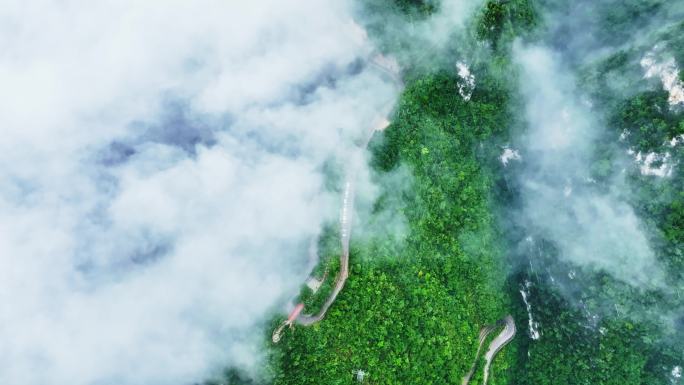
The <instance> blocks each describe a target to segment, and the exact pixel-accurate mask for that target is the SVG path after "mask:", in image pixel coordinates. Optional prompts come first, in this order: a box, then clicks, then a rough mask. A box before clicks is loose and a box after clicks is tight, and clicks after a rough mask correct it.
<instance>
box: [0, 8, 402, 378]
mask: <svg viewBox="0 0 684 385" xmlns="http://www.w3.org/2000/svg"><path fill="white" fill-rule="evenodd" d="M358 32H359V28H358V26H356V25H355V24H354V22H353V20H352V7H351V4H349V3H348V2H346V1H327V0H296V1H283V0H279V1H261V2H232V1H228V2H226V1H214V0H200V1H193V2H180V1H171V2H169V1H143V2H141V1H132V0H130V1H105V2H89V1H77V0H67V1H59V2H55V1H49V0H33V1H10V2H4V3H3V4H2V5H0V52H1V53H0V84H2V85H3V86H2V87H1V88H0V127H1V128H2V133H3V135H2V137H1V138H0V301H1V302H2V304H3V306H2V307H1V308H0V346H1V347H2V354H0V383H2V384H10V385H11V384H22V385H31V384H70V385H79V384H146V385H149V384H179V383H187V382H191V381H196V380H199V379H201V378H202V376H204V375H206V374H207V373H209V372H210V371H212V370H215V369H217V368H220V367H222V366H223V365H226V364H235V365H240V366H243V367H247V368H253V367H254V366H255V365H256V363H257V362H258V360H259V353H258V349H257V346H258V344H259V343H260V342H261V339H262V337H263V336H262V334H261V333H262V332H261V331H260V330H258V329H256V328H255V327H256V326H257V325H258V324H259V322H261V321H263V317H264V315H265V314H267V312H268V311H269V309H272V308H273V307H274V306H278V304H279V303H280V301H282V300H283V295H287V294H288V293H289V294H292V293H294V292H296V289H297V287H298V285H299V284H300V282H301V281H302V279H303V278H304V276H305V275H306V273H307V272H306V271H305V269H304V267H305V266H306V261H307V258H308V257H307V251H306V250H307V248H308V242H309V240H310V239H311V238H312V237H315V236H316V235H317V233H318V231H319V229H320V226H321V224H322V223H323V222H325V221H329V220H335V219H336V217H337V213H338V208H339V207H338V206H337V205H336V203H335V200H336V199H337V197H335V196H334V195H333V194H330V193H327V192H326V190H325V188H324V185H325V184H324V178H325V175H324V174H323V172H322V171H321V170H322V169H323V165H324V164H325V162H326V161H330V160H333V161H337V162H342V163H343V162H344V160H345V159H346V158H348V157H349V156H351V154H353V153H355V152H357V151H360V149H359V146H358V144H359V143H361V142H362V138H363V137H364V135H365V133H366V132H367V130H368V129H370V128H372V127H371V125H372V123H373V122H374V121H375V120H376V119H377V117H378V116H377V114H378V111H384V110H386V106H387V104H388V103H391V101H392V100H394V98H395V96H396V92H397V90H396V89H395V87H394V86H393V85H392V84H391V82H388V81H387V80H384V79H383V77H382V75H381V74H379V73H378V72H376V70H374V69H373V68H372V67H371V66H366V65H364V64H363V59H364V58H367V57H368V55H370V53H371V52H372V47H370V46H369V43H368V42H367V41H366V39H365V38H364V36H363V34H362V33H358Z"/></svg>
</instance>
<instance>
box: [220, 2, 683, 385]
mask: <svg viewBox="0 0 684 385" xmlns="http://www.w3.org/2000/svg"><path fill="white" fill-rule="evenodd" d="M447 3H448V2H446V1H444V2H437V1H389V2H383V1H366V2H364V3H363V4H362V5H361V8H362V10H363V16H364V17H363V27H364V28H365V29H366V30H367V31H368V34H369V37H370V38H371V39H373V41H375V42H376V44H377V46H378V49H379V51H380V52H381V53H382V54H383V55H387V56H391V57H393V58H395V60H396V61H397V63H398V68H400V70H399V75H398V76H399V77H400V78H401V81H402V82H403V90H402V92H401V96H400V98H399V100H398V102H397V103H396V105H395V106H394V108H393V110H392V112H391V114H390V117H389V126H388V127H387V128H386V129H384V130H383V131H378V132H376V133H375V134H374V135H373V138H372V139H371V142H370V145H369V151H370V153H371V156H370V158H369V160H368V162H369V164H370V165H371V170H372V175H373V178H375V180H376V181H377V182H376V183H378V185H379V186H380V189H381V192H380V193H379V196H378V197H377V198H376V199H375V200H374V201H373V202H370V203H369V204H370V205H371V206H370V207H369V209H368V210H367V211H365V212H364V214H362V215H365V217H364V218H361V219H360V222H361V223H362V224H357V225H355V227H354V229H353V235H352V240H351V252H350V259H349V264H350V269H349V271H350V273H349V278H348V281H347V283H346V286H345V288H344V291H342V292H341V294H340V295H339V296H338V297H337V300H336V302H335V305H334V306H333V307H332V308H331V309H330V310H329V312H328V315H327V316H326V318H325V320H324V321H323V322H321V323H320V325H317V326H314V327H310V328H307V327H298V326H295V325H293V326H294V327H293V328H292V330H291V331H289V332H287V333H285V335H284V337H283V340H282V342H280V343H279V344H278V345H275V346H274V347H272V348H271V352H270V368H271V369H270V372H269V375H268V376H270V379H269V380H268V381H270V382H273V383H276V384H294V383H297V384H300V383H301V384H308V383H311V384H320V383H352V382H355V381H359V382H363V383H369V384H408V383H411V384H447V383H461V382H462V381H463V377H464V374H465V373H467V372H468V370H469V368H470V366H471V363H472V362H473V360H474V359H475V360H476V362H475V363H476V364H477V366H476V368H477V370H476V371H475V375H474V376H473V378H471V379H470V381H471V382H472V383H482V381H483V380H485V381H488V382H489V383H491V384H677V383H680V382H681V381H682V380H681V373H682V363H683V360H684V299H683V298H682V289H683V288H684V273H683V268H684V238H683V236H684V233H683V232H682V228H683V226H684V222H683V218H684V188H683V187H684V186H683V185H682V172H681V171H680V167H681V166H680V164H681V161H682V154H683V152H682V148H683V146H684V119H683V118H682V117H683V116H684V115H682V111H683V110H684V98H683V95H682V90H683V88H682V87H683V86H684V79H683V78H684V71H681V70H679V68H682V67H681V65H682V64H684V38H682V36H684V23H683V22H682V20H684V19H683V18H682V16H684V13H683V12H684V3H682V2H665V1H627V2H622V1H621V2H617V1H598V2H596V1H578V2H565V1H555V0H547V1H543V0H540V1H533V0H511V1H487V2H483V3H481V4H476V5H474V9H473V11H472V16H470V17H469V18H467V19H466V20H464V22H463V24H462V25H459V26H458V28H456V29H455V30H454V31H452V32H450V34H449V35H448V37H445V38H444V40H443V41H440V39H439V38H435V37H434V36H430V35H429V33H426V31H428V30H429V28H430V27H428V26H429V23H430V22H431V19H432V18H440V17H448V15H447V16H445V15H444V14H443V13H442V12H445V10H447V11H448V9H449V7H450V6H451V5H449V4H447ZM397 172H401V173H407V174H409V175H410V187H404V188H403V189H401V188H397V186H396V185H394V184H393V181H392V180H391V178H392V177H391V175H393V174H394V173H397ZM388 210H390V211H392V212H394V213H397V212H399V213H401V214H402V215H403V216H404V218H405V223H404V226H403V227H402V228H401V229H400V230H397V231H387V228H386V226H387V224H388V218H387V217H386V216H387V215H388V214H387V211H388ZM390 222H391V221H390ZM361 232H362V233H363V234H359V233H361ZM397 234H399V235H397ZM338 238H339V234H338V233H337V232H336V226H335V224H332V225H331V227H329V228H328V229H327V230H326V231H324V233H323V235H322V237H321V238H320V239H319V252H320V255H321V257H322V259H321V261H320V263H319V265H318V266H317V267H316V269H315V270H314V271H313V273H312V277H319V278H320V277H326V275H327V277H330V276H334V274H336V271H337V270H338V269H339V263H338V262H337V261H336V258H337V255H338V254H339V252H340V251H339V246H337V242H338V241H337V240H338ZM327 279H328V283H327V285H328V286H325V285H326V283H323V285H324V286H323V287H322V288H320V289H317V290H316V291H315V292H314V290H312V289H311V288H310V287H303V289H302V291H301V292H300V294H299V297H298V299H297V300H296V301H295V302H302V303H303V304H305V308H312V309H317V308H318V307H319V306H320V302H321V300H322V298H326V295H327V294H326V290H328V291H329V290H330V286H329V285H330V283H329V281H330V278H327ZM324 282H325V281H324ZM509 313H510V314H512V315H513V318H514V320H515V324H516V326H517V328H518V333H517V336H516V337H515V338H514V339H513V340H512V341H511V343H510V344H508V346H505V347H504V348H503V349H502V350H501V352H500V353H499V354H498V355H497V356H496V357H495V359H494V362H493V365H492V366H491V369H490V375H489V378H488V380H487V379H484V378H483V371H482V368H483V366H484V365H485V361H484V359H483V358H480V359H477V358H476V351H477V350H478V344H480V345H481V343H479V342H478V333H480V328H482V327H484V326H486V325H489V324H492V323H494V322H496V321H497V320H498V319H499V318H501V317H503V316H505V315H507V314H509ZM280 320H282V318H281V317H276V319H274V321H273V322H274V323H273V324H272V325H275V323H276V322H279V321H280ZM480 337H482V334H480ZM491 339H492V338H491V337H490V338H488V339H487V341H486V342H485V344H484V345H485V347H486V345H487V343H488V342H490V341H491ZM229 373H231V374H230V375H229V377H230V376H232V377H230V378H232V379H233V382H234V383H241V382H240V380H239V378H240V375H239V371H231V372H229ZM359 373H361V374H362V375H359ZM268 381H267V382H268ZM246 382H250V381H246ZM464 383H465V382H464Z"/></svg>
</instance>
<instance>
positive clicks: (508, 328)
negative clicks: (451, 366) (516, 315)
mask: <svg viewBox="0 0 684 385" xmlns="http://www.w3.org/2000/svg"><path fill="white" fill-rule="evenodd" d="M502 325H503V327H504V329H503V330H502V331H501V333H499V335H497V336H496V338H494V340H493V341H492V342H491V343H490V344H489V350H487V353H485V366H484V370H483V371H484V374H483V379H482V385H487V379H488V378H489V367H490V366H491V365H492V360H493V359H494V357H495V356H496V354H497V353H499V351H500V350H501V349H503V347H504V346H506V344H508V343H509V342H511V340H512V339H513V337H515V331H516V330H515V321H514V320H513V317H512V316H510V315H508V316H506V317H504V318H502V319H500V320H498V321H496V322H495V323H494V324H492V325H487V326H485V327H483V328H482V329H480V338H479V343H478V346H477V352H476V353H475V359H474V360H473V365H472V366H471V367H470V371H468V373H467V374H466V375H465V377H463V380H462V381H461V385H468V383H469V382H470V378H471V377H472V376H473V373H475V368H476V367H477V358H478V357H479V356H480V350H481V349H482V344H483V343H484V342H485V340H486V339H487V336H489V334H490V333H491V332H493V331H494V330H496V329H497V328H499V327H500V326H502Z"/></svg>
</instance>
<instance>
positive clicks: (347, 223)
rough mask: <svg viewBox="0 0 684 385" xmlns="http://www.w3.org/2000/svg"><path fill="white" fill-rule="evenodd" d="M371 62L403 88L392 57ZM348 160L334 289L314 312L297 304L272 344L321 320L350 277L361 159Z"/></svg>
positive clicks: (382, 119)
mask: <svg viewBox="0 0 684 385" xmlns="http://www.w3.org/2000/svg"><path fill="white" fill-rule="evenodd" d="M370 63H371V64H372V65H373V66H374V68H376V69H378V70H380V71H382V72H384V73H385V74H387V75H389V77H390V78H391V79H392V81H393V82H394V83H395V84H397V85H398V86H399V87H403V84H402V82H401V79H400V77H399V67H398V65H397V64H396V61H395V60H393V59H388V58H386V57H384V56H382V55H376V56H374V57H373V58H372V59H371V61H370ZM385 110H386V111H382V112H381V114H380V116H379V117H378V119H377V120H376V121H375V122H373V125H372V126H371V128H370V130H368V133H367V135H366V138H364V142H363V145H362V146H361V149H364V150H365V149H366V148H367V147H368V143H370V140H371V138H372V137H373V134H374V133H375V132H376V131H381V130H384V129H385V127H387V125H388V124H389V121H388V120H387V116H388V115H389V112H390V110H391V105H390V106H387V108H385ZM357 155H360V154H357ZM350 161H351V163H352V165H351V167H349V168H348V171H347V179H346V181H345V185H344V194H343V196H342V208H341V210H340V211H341V213H340V243H341V244H342V252H341V253H340V271H339V273H338V274H337V277H335V286H334V288H333V291H332V292H331V293H330V295H329V296H328V299H327V300H326V301H325V303H324V304H323V306H321V309H320V310H319V311H318V313H316V314H313V315H312V314H302V311H303V309H304V305H303V304H301V303H300V304H298V305H297V306H296V307H295V309H294V310H293V311H292V312H291V313H290V315H289V316H288V318H287V319H286V320H285V321H283V322H282V323H281V324H280V325H279V326H278V327H277V328H276V329H275V330H274V331H273V336H272V340H273V343H278V342H279V341H280V338H281V336H282V332H283V330H284V329H285V327H286V326H290V327H291V326H292V325H293V324H295V323H296V324H298V325H302V326H311V325H313V324H315V323H316V322H319V321H321V320H322V319H323V318H324V317H325V314H326V313H327V312H328V309H329V308H330V306H332V304H333V303H334V302H335V299H337V295H338V294H340V292H341V291H342V289H343V288H344V284H345V283H346V282H347V278H348V277H349V239H350V237H351V227H352V217H353V213H354V180H355V179H356V172H357V170H358V168H359V164H358V162H361V161H362V159H361V157H360V156H359V157H358V158H354V159H351V160H350Z"/></svg>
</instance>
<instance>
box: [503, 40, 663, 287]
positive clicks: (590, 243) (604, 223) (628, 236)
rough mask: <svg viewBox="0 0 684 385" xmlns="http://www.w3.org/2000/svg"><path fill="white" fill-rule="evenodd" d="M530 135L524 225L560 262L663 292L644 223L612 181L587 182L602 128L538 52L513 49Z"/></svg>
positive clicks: (569, 81)
mask: <svg viewBox="0 0 684 385" xmlns="http://www.w3.org/2000/svg"><path fill="white" fill-rule="evenodd" d="M514 56H515V59H516V61H517V63H518V64H519V65H520V66H521V70H522V75H521V79H520V86H521V89H522V92H523V95H524V97H525V98H526V101H527V107H526V117H527V119H528V121H529V129H528V132H527V133H526V137H525V138H524V140H523V142H524V143H523V144H524V146H525V147H524V150H525V154H526V159H525V165H526V170H525V171H524V172H523V174H522V176H521V183H522V186H523V187H522V191H521V194H522V199H523V201H524V209H523V214H524V215H523V218H524V219H522V220H523V221H527V222H528V223H527V224H528V225H529V226H531V227H533V228H534V229H536V230H537V231H538V232H539V233H540V234H541V236H542V237H544V238H546V239H548V240H551V241H553V242H554V245H555V246H556V247H557V248H558V254H559V257H560V258H563V259H564V260H566V261H569V262H572V263H575V264H578V265H581V266H589V267H591V268H595V269H600V270H604V271H606V272H608V273H610V274H612V275H613V276H614V277H615V278H617V279H619V280H622V281H624V282H627V283H630V284H632V285H634V286H637V287H646V288H656V287H662V285H663V280H662V277H663V271H662V269H661V267H660V265H659V264H658V262H657V260H656V257H655V253H654V252H653V250H652V249H651V247H650V244H649V240H648V237H647V234H646V232H645V231H644V227H643V224H642V223H641V221H640V220H639V218H638V217H637V215H636V213H635V212H634V210H633V209H632V207H630V206H629V205H628V204H627V203H626V202H625V201H624V200H623V199H621V196H620V189H621V188H622V187H623V186H622V181H621V180H620V179H619V176H615V177H614V178H613V179H612V180H610V181H609V182H607V186H606V187H608V188H607V189H606V190H608V191H606V190H599V189H597V188H596V187H595V183H594V182H593V180H592V179H591V178H590V170H591V166H592V161H593V156H594V153H593V151H594V148H593V143H594V142H595V141H596V140H597V138H598V137H599V135H601V128H600V126H599V125H598V123H597V122H596V120H595V118H594V117H593V116H592V111H591V109H590V106H587V105H586V103H582V102H581V98H580V97H579V92H578V91H577V90H576V89H575V86H574V81H573V78H572V76H571V75H570V73H569V72H568V70H567V69H566V68H564V67H563V66H562V64H561V61H560V60H559V58H558V57H557V55H555V54H554V52H552V51H550V50H549V49H547V48H544V47H538V46H522V45H517V46H516V47H515V49H514Z"/></svg>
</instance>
